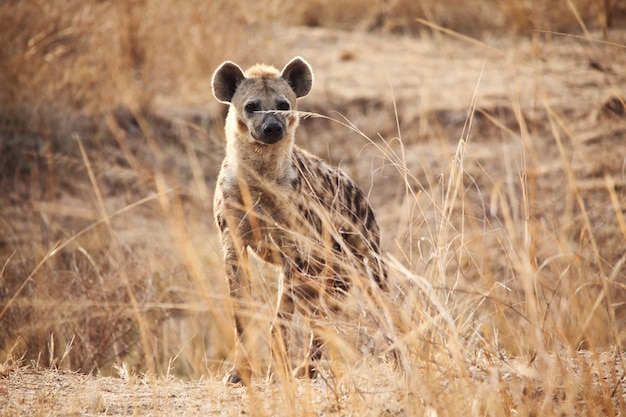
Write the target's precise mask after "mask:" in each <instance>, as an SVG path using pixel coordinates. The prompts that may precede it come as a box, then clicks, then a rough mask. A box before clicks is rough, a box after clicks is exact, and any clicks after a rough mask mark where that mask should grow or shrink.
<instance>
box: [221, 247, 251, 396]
mask: <svg viewBox="0 0 626 417" xmlns="http://www.w3.org/2000/svg"><path fill="white" fill-rule="evenodd" d="M222 240H223V246H222V248H223V250H224V265H225V267H226V275H227V277H228V286H229V289H230V301H231V302H230V304H231V306H232V316H233V318H234V320H235V355H234V366H233V367H232V369H231V370H230V371H228V373H227V374H226V376H225V377H224V382H225V383H226V384H229V385H249V384H250V380H251V377H252V367H251V363H250V355H251V354H252V353H253V349H254V346H253V340H252V339H253V338H251V337H250V335H249V334H248V333H249V331H250V327H251V326H250V325H249V324H250V318H251V316H252V312H251V311H249V307H250V305H252V304H253V303H252V294H251V289H250V286H251V281H250V278H249V273H248V272H249V271H248V270H247V268H248V259H247V258H248V257H247V255H246V251H245V249H240V250H237V249H236V247H235V246H234V245H233V242H232V240H231V239H230V238H229V237H223V239H222Z"/></svg>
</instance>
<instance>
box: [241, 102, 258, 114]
mask: <svg viewBox="0 0 626 417" xmlns="http://www.w3.org/2000/svg"><path fill="white" fill-rule="evenodd" d="M244 110H245V111H246V113H254V112H257V111H259V110H261V104H260V103H259V102H258V101H251V102H249V103H247V104H246V105H245V107H244Z"/></svg>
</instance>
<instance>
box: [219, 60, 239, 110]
mask: <svg viewBox="0 0 626 417" xmlns="http://www.w3.org/2000/svg"><path fill="white" fill-rule="evenodd" d="M244 78H246V76H245V75H244V74H243V71H242V70H241V68H240V67H239V65H237V64H235V63H234V62H230V61H226V62H224V63H223V64H222V65H220V66H219V68H218V69H216V70H215V73H214V74H213V79H212V80H211V86H212V87H213V95H214V96H215V98H216V99H218V100H219V101H221V102H222V103H230V102H231V101H232V99H233V96H234V95H235V92H236V91H237V87H238V86H239V83H241V81H243V79H244Z"/></svg>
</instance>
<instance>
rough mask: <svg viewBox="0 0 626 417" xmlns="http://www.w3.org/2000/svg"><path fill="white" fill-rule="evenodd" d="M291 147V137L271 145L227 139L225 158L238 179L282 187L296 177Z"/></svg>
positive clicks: (242, 139)
mask: <svg viewBox="0 0 626 417" xmlns="http://www.w3.org/2000/svg"><path fill="white" fill-rule="evenodd" d="M232 139H235V140H232ZM283 142H284V143H283ZM293 147H294V144H293V138H291V137H286V138H284V139H283V140H282V141H281V142H279V143H276V144H273V145H260V144H259V145H257V144H255V143H252V142H250V141H249V140H248V138H245V139H244V138H228V144H227V146H226V158H227V160H228V165H229V166H230V168H231V169H232V170H233V173H234V174H235V175H236V176H237V177H238V178H240V179H243V178H245V179H246V180H247V181H248V182H249V183H253V182H256V180H258V181H260V182H263V183H266V184H268V183H269V184H284V183H289V182H290V181H291V179H292V178H293V177H294V176H296V175H297V168H296V166H295V164H294V162H293V157H292V154H293Z"/></svg>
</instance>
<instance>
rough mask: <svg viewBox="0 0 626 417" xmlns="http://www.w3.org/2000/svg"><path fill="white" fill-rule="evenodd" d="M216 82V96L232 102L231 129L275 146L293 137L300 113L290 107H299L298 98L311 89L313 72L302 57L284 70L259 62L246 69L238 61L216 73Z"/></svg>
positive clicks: (253, 139)
mask: <svg viewBox="0 0 626 417" xmlns="http://www.w3.org/2000/svg"><path fill="white" fill-rule="evenodd" d="M212 85H213V94H214V95H215V98H217V99H218V100H219V101H220V102H222V103H228V104H230V105H231V106H230V110H229V118H233V119H232V120H231V122H233V126H232V127H231V129H235V130H236V134H237V136H238V137H245V138H247V140H248V141H251V142H254V143H256V144H267V145H271V144H274V143H277V142H279V141H281V140H282V139H284V138H285V137H288V136H290V137H293V133H294V130H295V128H296V126H297V124H298V115H297V112H295V111H290V110H296V100H297V99H298V98H300V97H304V96H306V95H307V94H308V93H309V91H310V90H311V87H312V85H313V72H312V71H311V67H310V66H309V64H307V62H306V61H304V60H303V59H302V58H299V57H296V58H294V59H292V60H291V61H290V62H289V63H288V64H287V65H286V66H285V68H283V70H282V72H280V73H279V72H278V70H277V69H276V68H274V67H271V66H266V65H255V66H253V67H252V68H250V69H248V70H247V71H245V72H244V71H242V69H241V68H240V67H239V66H238V65H237V64H235V63H233V62H230V61H226V62H224V63H223V64H222V65H220V67H219V68H218V69H217V70H216V71H215V74H213V81H212ZM227 123H228V121H227Z"/></svg>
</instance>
